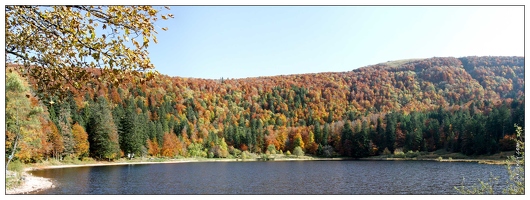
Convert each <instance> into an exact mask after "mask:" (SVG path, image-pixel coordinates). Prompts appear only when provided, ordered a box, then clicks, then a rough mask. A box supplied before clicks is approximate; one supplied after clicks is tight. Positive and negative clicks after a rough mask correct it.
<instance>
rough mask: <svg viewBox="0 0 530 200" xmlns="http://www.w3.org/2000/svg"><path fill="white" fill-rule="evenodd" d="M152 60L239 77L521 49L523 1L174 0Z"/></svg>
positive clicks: (175, 71) (178, 72)
mask: <svg viewBox="0 0 530 200" xmlns="http://www.w3.org/2000/svg"><path fill="white" fill-rule="evenodd" d="M169 12H170V13H172V14H174V15H175V18H174V19H170V20H168V21H163V22H159V23H158V24H157V26H160V27H168V28H169V30H168V31H159V35H158V41H159V43H158V44H154V45H152V46H150V48H149V51H150V57H151V61H152V62H153V63H154V64H155V66H156V70H158V71H159V72H160V73H162V74H166V75H170V76H180V77H195V78H213V79H217V78H221V77H224V78H244V77H257V76H273V75H280V74H301V73H317V72H341V71H349V70H352V69H355V68H359V67H362V66H366V65H371V64H377V63H381V62H386V61H390V60H399V59H409V58H430V57H443V56H454V57H461V56H474V55H476V56H489V55H491V56H524V21H523V19H524V10H523V7H522V6H519V7H516V6H173V7H171V10H170V11H169Z"/></svg>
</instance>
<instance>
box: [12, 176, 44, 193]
mask: <svg viewBox="0 0 530 200" xmlns="http://www.w3.org/2000/svg"><path fill="white" fill-rule="evenodd" d="M22 176H23V177H24V178H23V179H24V183H22V185H21V186H19V187H17V188H13V189H10V190H6V194H27V193H29V192H35V191H39V190H44V189H48V188H53V187H54V186H53V182H52V181H51V180H50V179H48V178H42V177H36V176H32V175H31V174H29V173H27V172H23V174H22Z"/></svg>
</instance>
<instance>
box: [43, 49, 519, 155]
mask: <svg viewBox="0 0 530 200" xmlns="http://www.w3.org/2000/svg"><path fill="white" fill-rule="evenodd" d="M96 82H97V81H96ZM96 85H97V86H96V87H94V88H92V89H89V90H87V91H85V92H79V91H72V94H71V95H70V97H69V98H68V99H66V100H65V101H63V103H62V104H63V107H61V105H59V104H54V105H48V110H50V112H51V113H52V114H50V116H51V120H52V121H54V122H56V123H57V120H58V118H57V117H55V116H59V114H60V112H59V111H61V110H63V111H64V110H69V111H70V115H71V123H72V124H74V123H79V124H80V125H82V126H83V127H85V129H86V130H87V132H88V134H89V138H90V137H91V133H90V130H91V129H92V128H90V127H87V125H88V124H89V122H90V120H91V118H90V113H91V110H90V109H91V108H92V105H94V104H99V103H100V102H99V101H101V100H100V98H98V97H100V96H102V97H105V98H104V99H106V100H108V101H109V102H110V103H111V106H110V108H109V109H112V115H113V118H114V123H115V124H116V126H117V129H118V132H119V133H120V138H121V139H120V141H121V142H120V148H121V150H122V153H123V154H124V155H126V154H127V153H131V152H128V151H132V150H129V149H130V148H128V147H129V146H130V145H132V144H129V143H128V142H134V144H135V145H136V146H138V145H140V146H138V148H134V149H136V150H134V151H135V152H134V153H136V154H137V155H139V154H144V155H145V154H151V155H153V156H156V155H159V156H160V155H162V152H168V153H167V154H164V156H168V157H172V156H175V155H181V156H212V157H226V156H237V155H238V151H237V149H239V150H241V151H249V152H252V153H265V152H267V151H268V152H270V151H272V150H276V151H280V150H281V151H283V152H286V151H293V149H294V148H295V147H297V146H300V147H301V148H302V149H303V150H304V151H305V152H307V153H311V154H317V155H320V156H333V155H345V156H353V157H363V156H367V155H377V154H381V153H386V152H388V151H390V152H392V151H394V150H405V151H407V150H421V151H433V150H438V149H446V150H449V151H460V152H464V153H467V154H484V153H493V152H497V151H500V150H508V149H510V148H512V146H513V145H512V146H510V145H509V144H508V142H510V141H513V138H510V137H511V134H513V132H514V128H513V124H514V123H518V124H521V125H524V124H522V123H523V122H524V121H523V117H524V58H523V57H463V58H452V57H445V58H429V59H410V60H404V61H398V62H388V63H381V64H377V65H372V66H367V67H362V68H359V69H355V70H352V71H349V72H335V73H314V74H299V75H283V76H272V77H256V78H244V79H227V80H209V79H195V78H180V77H168V76H164V75H161V76H158V77H156V78H155V79H153V80H151V81H148V82H147V83H146V84H143V85H134V84H132V83H130V82H124V83H123V84H121V85H120V86H118V87H115V86H112V85H107V84H105V83H100V82H98V83H97V84H96ZM57 101H59V100H57ZM64 104H67V106H64ZM124 118H126V119H130V120H132V121H126V120H124ZM130 124H134V127H137V128H136V129H135V130H136V131H135V132H134V135H140V136H138V137H136V136H135V139H134V141H132V140H130V137H131V135H130V131H127V130H128V129H127V128H126V127H125V126H127V127H128V126H132V125H130ZM171 134H176V135H177V136H178V139H176V140H175V139H167V138H171V137H169V136H168V135H171ZM507 136H510V137H508V138H505V137H507ZM124 138H127V140H126V139H124ZM488 138H492V140H489V139H488ZM510 144H511V143H510ZM503 145H504V146H503ZM505 146H507V147H505ZM140 147H141V148H140ZM142 149H144V150H142ZM171 149H172V150H171ZM385 149H386V151H385ZM226 151H228V154H227V153H226Z"/></svg>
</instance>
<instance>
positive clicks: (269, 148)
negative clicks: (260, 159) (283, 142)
mask: <svg viewBox="0 0 530 200" xmlns="http://www.w3.org/2000/svg"><path fill="white" fill-rule="evenodd" d="M267 151H269V152H270V154H276V146H274V144H269V146H267Z"/></svg>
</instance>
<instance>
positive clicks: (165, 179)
mask: <svg viewBox="0 0 530 200" xmlns="http://www.w3.org/2000/svg"><path fill="white" fill-rule="evenodd" d="M31 173H32V174H33V175H35V176H41V177H47V178H52V179H53V181H54V184H55V185H56V186H55V188H52V189H48V190H44V191H40V192H37V193H34V194H93V195H96V194H144V195H154V194H168V195H176V194H256V195H269V194H313V195H318V194H348V195H370V194H393V195H398V194H409V195H415V194H458V193H457V192H456V191H455V189H454V186H460V185H461V184H462V178H464V177H465V185H473V184H476V183H478V181H477V180H478V179H481V180H484V181H487V180H488V178H489V177H490V174H492V175H493V176H498V177H499V182H498V185H497V186H498V192H499V193H500V192H501V191H502V189H501V188H504V186H505V184H506V180H507V179H508V174H507V172H506V168H505V166H503V165H486V164H478V163H468V162H435V161H356V160H352V161H276V162H189V163H171V164H137V165H132V164H131V165H120V166H97V167H76V168H62V169H46V170H39V171H33V172H31Z"/></svg>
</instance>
